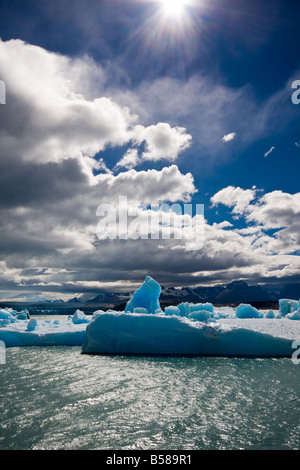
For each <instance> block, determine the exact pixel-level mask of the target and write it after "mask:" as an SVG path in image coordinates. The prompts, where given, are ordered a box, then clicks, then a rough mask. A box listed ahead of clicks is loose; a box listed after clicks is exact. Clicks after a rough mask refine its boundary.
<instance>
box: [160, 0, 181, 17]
mask: <svg viewBox="0 0 300 470" xmlns="http://www.w3.org/2000/svg"><path fill="white" fill-rule="evenodd" d="M161 3H162V9H163V11H164V13H165V14H166V15H168V16H175V17H179V16H180V15H181V14H182V13H183V12H184V7H185V5H186V4H187V0H161Z"/></svg>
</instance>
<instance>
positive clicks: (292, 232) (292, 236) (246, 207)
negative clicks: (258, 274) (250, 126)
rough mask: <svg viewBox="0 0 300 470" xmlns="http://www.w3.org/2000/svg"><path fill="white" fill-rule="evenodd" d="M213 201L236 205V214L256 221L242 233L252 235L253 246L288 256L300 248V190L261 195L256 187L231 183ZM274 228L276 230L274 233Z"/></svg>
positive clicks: (247, 221)
mask: <svg viewBox="0 0 300 470" xmlns="http://www.w3.org/2000/svg"><path fill="white" fill-rule="evenodd" d="M211 202H212V204H213V205H218V204H223V205H225V206H227V207H230V208H233V209H232V212H231V213H232V214H234V215H236V216H238V217H243V218H244V219H245V221H246V223H247V224H252V226H248V227H247V228H245V229H239V230H238V233H240V234H241V235H252V239H251V241H252V243H253V247H256V248H263V250H264V253H265V254H266V253H269V254H273V255H274V254H286V255H288V254H292V253H294V252H298V251H299V250H300V237H299V233H300V232H299V230H300V193H295V194H289V193H284V192H283V191H271V192H269V193H266V194H264V195H260V196H259V197H257V193H256V190H253V189H251V190H249V189H248V190H244V189H241V188H235V187H233V186H228V187H227V188H224V189H222V190H221V191H219V192H218V193H216V194H215V195H214V196H213V197H212V198H211ZM270 230H272V231H274V233H273V234H271V235H270V234H269V233H268V232H269V231H270Z"/></svg>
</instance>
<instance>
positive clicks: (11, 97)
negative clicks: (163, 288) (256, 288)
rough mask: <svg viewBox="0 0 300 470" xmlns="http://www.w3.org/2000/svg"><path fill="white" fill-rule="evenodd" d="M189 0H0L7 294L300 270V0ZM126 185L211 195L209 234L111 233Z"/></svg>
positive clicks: (1, 256)
mask: <svg viewBox="0 0 300 470" xmlns="http://www.w3.org/2000/svg"><path fill="white" fill-rule="evenodd" d="M176 1H177V2H178V1H179V0H176ZM176 1H175V0H174V1H173V7H172V8H170V7H169V6H168V5H167V2H166V1H163V0H122V1H121V0H98V1H96V0H87V1H85V2H81V1H79V0H75V1H72V2H71V1H70V0H61V1H57V0H52V1H51V2H50V1H37V0H26V1H24V0H23V1H20V0H9V1H8V0H7V1H5V0H4V1H3V0H2V1H0V38H1V42H0V46H1V49H0V79H2V80H4V81H5V84H6V87H7V104H6V105H1V107H0V122H1V128H2V150H1V151H0V152H1V153H0V161H1V162H2V168H1V175H2V177H1V181H2V183H3V184H2V191H1V200H2V204H1V212H2V220H3V223H4V226H3V227H2V231H1V237H2V250H1V253H0V262H1V263H2V265H1V267H2V273H3V274H2V279H1V280H0V289H1V291H2V298H6V297H10V296H14V295H18V292H19V293H20V295H23V293H25V294H24V295H27V294H26V292H33V291H34V292H37V293H38V294H37V295H38V296H39V295H41V296H43V295H46V296H47V293H48V295H50V294H49V292H52V294H51V295H56V293H64V294H66V295H69V294H70V295H72V296H74V293H76V294H80V293H82V292H92V291H93V292H97V291H98V290H99V289H102V288H104V289H107V288H109V289H117V288H119V287H120V288H124V289H127V288H131V287H132V286H134V285H137V284H139V283H140V282H141V281H142V280H143V277H144V276H145V275H147V274H150V275H152V276H153V277H155V278H156V279H157V280H158V281H159V282H161V283H163V284H164V285H166V284H169V285H178V286H180V285H197V284H200V285H201V284H218V283H222V284H223V283H227V282H230V281H231V280H234V279H245V280H246V281H248V282H249V283H250V284H251V283H262V284H268V285H281V284H285V283H289V282H298V280H299V250H300V239H299V229H300V206H299V204H300V200H299V168H300V165H299V159H300V126H299V124H300V105H299V106H296V105H295V104H293V103H292V100H291V96H292V92H293V90H292V88H291V87H292V82H293V81H294V80H297V79H298V80H300V54H299V46H298V45H299V38H300V37H299V36H300V33H299V23H300V4H299V2H297V1H283V0H272V1H271V0H265V1H258V0H252V1H247V2H246V1H244V0H222V1H221V0H212V1H208V0H186V1H183V2H182V5H179V7H178V12H177V13H176V12H175V11H174V2H175V3H176ZM36 46H37V47H36ZM97 100H98V101H97ZM0 135H1V134H0ZM125 157H126V158H125ZM124 158H125V160H124ZM157 185H159V187H158V186H157ZM125 188H127V189H126V191H127V195H128V198H129V199H130V201H131V202H132V204H135V203H137V202H140V203H144V202H145V201H146V202H147V203H149V204H150V203H152V202H153V203H156V202H159V201H165V202H170V203H172V202H176V201H177V202H184V201H185V202H188V201H189V202H190V203H192V204H197V203H198V204H204V206H205V218H206V227H205V243H204V246H203V247H202V248H201V249H200V248H199V249H198V250H192V251H186V250H185V249H184V247H183V246H181V247H179V246H177V245H175V246H174V243H173V242H174V240H170V241H169V243H167V241H164V242H163V244H162V246H160V247H159V246H158V245H157V244H155V243H154V241H151V242H150V243H148V244H147V242H146V241H145V240H139V241H134V242H133V241H128V242H125V244H124V243H123V244H122V243H121V244H120V243H118V241H117V240H114V241H105V242H104V241H99V240H98V239H97V238H95V233H93V227H94V228H95V226H96V224H97V218H96V217H95V209H96V207H97V205H98V204H100V203H101V202H103V201H106V202H107V201H113V200H115V198H116V197H117V196H118V195H120V194H124V192H126V191H125ZM187 195H188V199H187ZM218 224H219V225H218ZM220 224H221V225H220ZM94 232H95V230H94ZM137 253H138V256H137ZM174 255H175V256H174ZM171 260H172V261H171ZM15 293H16V294H15ZM30 295H32V294H30ZM0 296H1V294H0Z"/></svg>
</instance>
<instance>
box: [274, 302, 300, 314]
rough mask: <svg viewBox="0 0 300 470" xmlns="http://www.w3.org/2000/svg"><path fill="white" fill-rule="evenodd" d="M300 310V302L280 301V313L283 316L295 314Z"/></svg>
mask: <svg viewBox="0 0 300 470" xmlns="http://www.w3.org/2000/svg"><path fill="white" fill-rule="evenodd" d="M299 308H300V300H299V301H297V300H291V299H280V300H279V313H280V314H281V315H282V316H285V315H287V314H288V313H291V312H295V311H296V310H298V309H299Z"/></svg>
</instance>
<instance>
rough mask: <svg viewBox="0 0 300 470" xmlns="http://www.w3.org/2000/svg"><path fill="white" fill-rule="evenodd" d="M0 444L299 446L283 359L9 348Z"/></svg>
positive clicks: (297, 402)
mask: <svg viewBox="0 0 300 470" xmlns="http://www.w3.org/2000/svg"><path fill="white" fill-rule="evenodd" d="M0 397H1V409H0V449H66V450H69V449H76V450H79V449H106V450H129V449H136V450H144V449H151V450H155V449H163V450H198V449H199V450H201V449H299V448H300V365H295V364H293V362H292V361H291V359H290V358H282V359H244V358H218V357H189V358H187V357H186V358H185V357H183V358H178V357H126V356H90V355H84V354H82V353H81V348H80V347H63V346H57V347H53V346H52V347H23V348H18V347H16V348H8V349H7V351H6V364H3V365H0Z"/></svg>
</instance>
